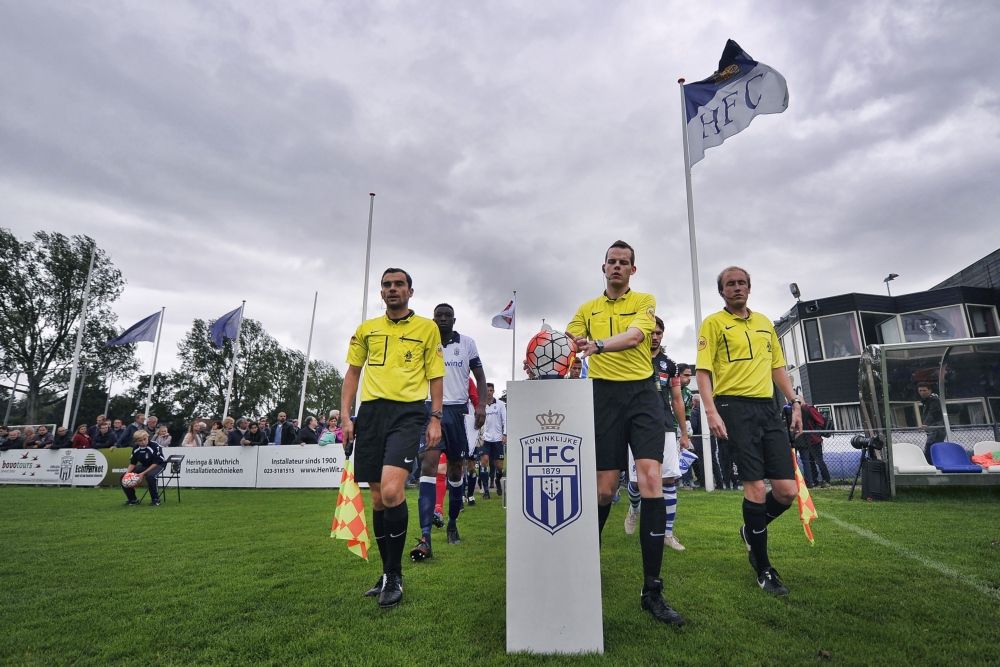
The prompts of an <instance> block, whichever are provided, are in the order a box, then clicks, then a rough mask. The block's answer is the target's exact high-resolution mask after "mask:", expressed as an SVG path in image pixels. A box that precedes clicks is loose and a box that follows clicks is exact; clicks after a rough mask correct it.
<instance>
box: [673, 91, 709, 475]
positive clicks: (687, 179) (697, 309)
mask: <svg viewBox="0 0 1000 667" xmlns="http://www.w3.org/2000/svg"><path fill="white" fill-rule="evenodd" d="M677 85H678V86H679V88H680V93H681V137H682V138H683V140H684V185H685V187H686V188H687V214H688V240H689V241H690V244H691V285H692V286H693V290H692V292H693V295H694V335H695V336H698V332H699V331H701V283H700V281H699V277H698V275H699V272H698V239H697V236H696V235H695V231H694V196H693V194H692V192H691V152H690V148H689V147H688V134H687V107H686V105H685V103H684V79H683V78H680V79H677ZM698 413H699V414H700V416H701V461H702V469H703V470H704V471H705V474H704V475H703V481H704V482H705V490H706V491H714V490H715V475H714V473H713V472H712V470H713V468H714V466H713V465H712V463H713V460H712V434H711V432H710V431H709V430H708V414H707V413H706V412H705V407H704V404H702V408H701V410H699V411H698Z"/></svg>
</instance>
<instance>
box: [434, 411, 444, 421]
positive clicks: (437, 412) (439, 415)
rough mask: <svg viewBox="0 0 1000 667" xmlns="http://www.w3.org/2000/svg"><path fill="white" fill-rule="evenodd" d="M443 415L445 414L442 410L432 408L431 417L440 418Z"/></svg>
mask: <svg viewBox="0 0 1000 667" xmlns="http://www.w3.org/2000/svg"><path fill="white" fill-rule="evenodd" d="M443 416H444V415H443V414H442V412H441V411H440V410H431V417H437V418H438V419H441V418H442V417H443Z"/></svg>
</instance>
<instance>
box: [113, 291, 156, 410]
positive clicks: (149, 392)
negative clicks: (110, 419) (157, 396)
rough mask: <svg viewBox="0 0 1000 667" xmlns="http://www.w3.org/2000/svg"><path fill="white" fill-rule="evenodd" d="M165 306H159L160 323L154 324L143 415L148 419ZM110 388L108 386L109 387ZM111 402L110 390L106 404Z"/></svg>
mask: <svg viewBox="0 0 1000 667" xmlns="http://www.w3.org/2000/svg"><path fill="white" fill-rule="evenodd" d="M166 310H167V307H166V306H160V321H159V322H157V323H156V342H155V343H153V367H152V368H151V369H150V371H149V388H148V389H147V390H146V407H145V409H144V410H143V414H145V415H146V416H147V417H149V408H150V406H151V405H152V404H153V378H155V377H156V358H157V357H158V356H159V355H160V332H161V331H163V313H164V312H165V311H166ZM109 386H110V385H109ZM110 402H111V390H110V389H109V390H108V403H110Z"/></svg>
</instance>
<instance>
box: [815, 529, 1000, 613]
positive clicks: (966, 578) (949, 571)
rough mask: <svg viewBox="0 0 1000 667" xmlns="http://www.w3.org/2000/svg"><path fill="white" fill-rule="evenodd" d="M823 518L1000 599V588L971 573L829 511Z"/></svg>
mask: <svg viewBox="0 0 1000 667" xmlns="http://www.w3.org/2000/svg"><path fill="white" fill-rule="evenodd" d="M823 518H824V519H830V520H831V521H833V522H834V523H835V524H837V525H838V526H840V527H841V528H845V529H847V530H849V531H851V532H852V533H854V534H856V535H860V536H861V537H863V538H865V539H866V540H871V541H872V542H875V543H876V544H880V545H882V546H883V547H886V548H887V549H892V550H893V551H895V552H896V553H897V554H899V555H900V556H905V557H906V558H909V559H910V560H915V561H917V562H918V563H920V564H921V565H923V566H924V567H928V568H930V569H932V570H935V571H936V572H939V573H941V574H943V575H945V576H946V577H951V578H952V579H955V580H956V581H960V582H962V583H963V584H965V585H966V586H969V587H970V588H974V589H975V590H977V591H979V592H980V593H982V594H983V595H985V596H987V597H991V598H995V599H997V600H1000V589H996V588H993V587H992V586H990V585H989V584H986V583H984V582H982V581H980V580H979V579H976V578H975V577H973V576H971V575H968V574H964V573H962V572H959V571H958V570H956V569H954V568H951V567H948V566H947V565H945V564H944V563H939V562H938V561H936V560H933V559H931V558H928V557H927V556H924V555H922V554H918V553H916V552H915V551H911V550H909V549H907V548H906V547H904V546H901V545H899V544H896V543H895V542H892V541H890V540H887V539H885V538H884V537H882V536H881V535H879V534H877V533H873V532H872V531H870V530H868V529H866V528H862V527H861V526H855V525H854V524H853V523H847V522H846V521H843V520H842V519H838V518H837V517H835V516H833V515H832V514H830V513H829V512H823Z"/></svg>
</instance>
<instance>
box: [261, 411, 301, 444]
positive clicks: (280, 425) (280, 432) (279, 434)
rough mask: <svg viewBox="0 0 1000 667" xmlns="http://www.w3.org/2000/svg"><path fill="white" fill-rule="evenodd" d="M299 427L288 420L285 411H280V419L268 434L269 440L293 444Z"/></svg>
mask: <svg viewBox="0 0 1000 667" xmlns="http://www.w3.org/2000/svg"><path fill="white" fill-rule="evenodd" d="M297 435H298V429H297V428H295V427H294V426H293V425H292V422H290V421H288V416H287V415H286V414H285V413H284V412H279V413H278V421H276V422H275V423H274V426H273V427H272V428H271V432H270V433H269V434H268V442H272V443H274V444H275V445H291V444H292V443H294V442H295V438H296V437H297Z"/></svg>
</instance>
